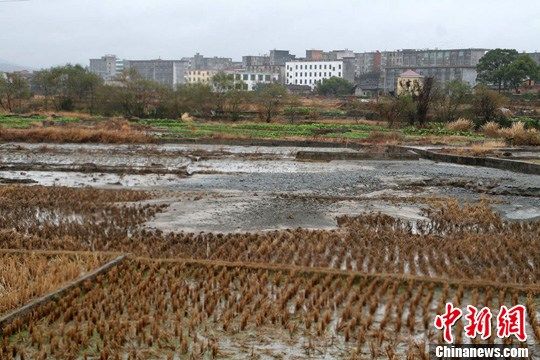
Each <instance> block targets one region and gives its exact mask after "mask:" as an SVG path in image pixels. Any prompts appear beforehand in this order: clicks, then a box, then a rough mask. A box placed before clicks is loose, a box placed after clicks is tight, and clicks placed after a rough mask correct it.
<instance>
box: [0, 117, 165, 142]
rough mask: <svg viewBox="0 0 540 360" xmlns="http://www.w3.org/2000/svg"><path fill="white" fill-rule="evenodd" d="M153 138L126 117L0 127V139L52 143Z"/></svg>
mask: <svg viewBox="0 0 540 360" xmlns="http://www.w3.org/2000/svg"><path fill="white" fill-rule="evenodd" d="M154 140H155V139H154V138H153V137H151V136H149V135H147V134H145V133H144V132H143V131H141V130H139V129H136V128H134V127H133V126H132V125H130V124H129V123H128V122H127V121H125V120H124V121H120V120H109V121H106V122H101V123H98V124H97V125H94V126H84V125H81V124H69V125H64V126H58V125H55V126H43V125H41V126H34V127H32V128H29V129H5V128H1V127H0V141H24V142H53V143H108V144H124V143H127V144H141V143H150V142H153V141H154Z"/></svg>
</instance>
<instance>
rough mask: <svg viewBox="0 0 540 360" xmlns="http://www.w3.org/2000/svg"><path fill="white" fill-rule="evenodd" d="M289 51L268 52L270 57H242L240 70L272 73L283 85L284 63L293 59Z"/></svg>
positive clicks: (293, 56)
mask: <svg viewBox="0 0 540 360" xmlns="http://www.w3.org/2000/svg"><path fill="white" fill-rule="evenodd" d="M295 57H296V56H295V55H292V54H291V53H290V52H289V50H270V55H256V56H254V55H248V56H242V68H243V69H245V70H247V71H251V72H257V73H272V74H276V75H277V76H278V81H279V82H280V83H282V84H285V63H286V62H287V61H291V60H294V59H295Z"/></svg>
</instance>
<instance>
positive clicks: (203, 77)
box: [185, 69, 219, 84]
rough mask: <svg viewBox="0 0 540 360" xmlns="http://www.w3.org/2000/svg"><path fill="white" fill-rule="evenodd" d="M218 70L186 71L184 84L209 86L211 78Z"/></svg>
mask: <svg viewBox="0 0 540 360" xmlns="http://www.w3.org/2000/svg"><path fill="white" fill-rule="evenodd" d="M218 72H219V70H208V69H203V70H187V71H186V75H185V77H186V83H188V84H210V83H212V78H213V77H214V75H216V74H217V73H218Z"/></svg>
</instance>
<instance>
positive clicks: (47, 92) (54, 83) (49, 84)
mask: <svg viewBox="0 0 540 360" xmlns="http://www.w3.org/2000/svg"><path fill="white" fill-rule="evenodd" d="M58 82H59V78H57V77H56V75H55V74H53V71H52V70H51V69H45V70H40V71H37V72H35V73H34V77H33V83H34V86H35V88H36V91H37V92H38V93H39V94H40V95H43V99H44V108H45V111H47V110H48V109H49V101H51V98H52V97H53V96H54V95H55V94H56V90H57V87H58Z"/></svg>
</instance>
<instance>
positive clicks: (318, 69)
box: [285, 60, 354, 89]
mask: <svg viewBox="0 0 540 360" xmlns="http://www.w3.org/2000/svg"><path fill="white" fill-rule="evenodd" d="M285 72H286V75H285V77H286V84H287V85H308V86H309V87H311V89H314V88H315V86H317V84H319V83H321V82H322V81H323V80H325V79H329V78H331V77H339V78H344V79H346V80H348V81H351V82H353V81H354V66H353V63H352V62H348V61H344V60H336V61H289V62H287V63H286V64H285Z"/></svg>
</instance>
